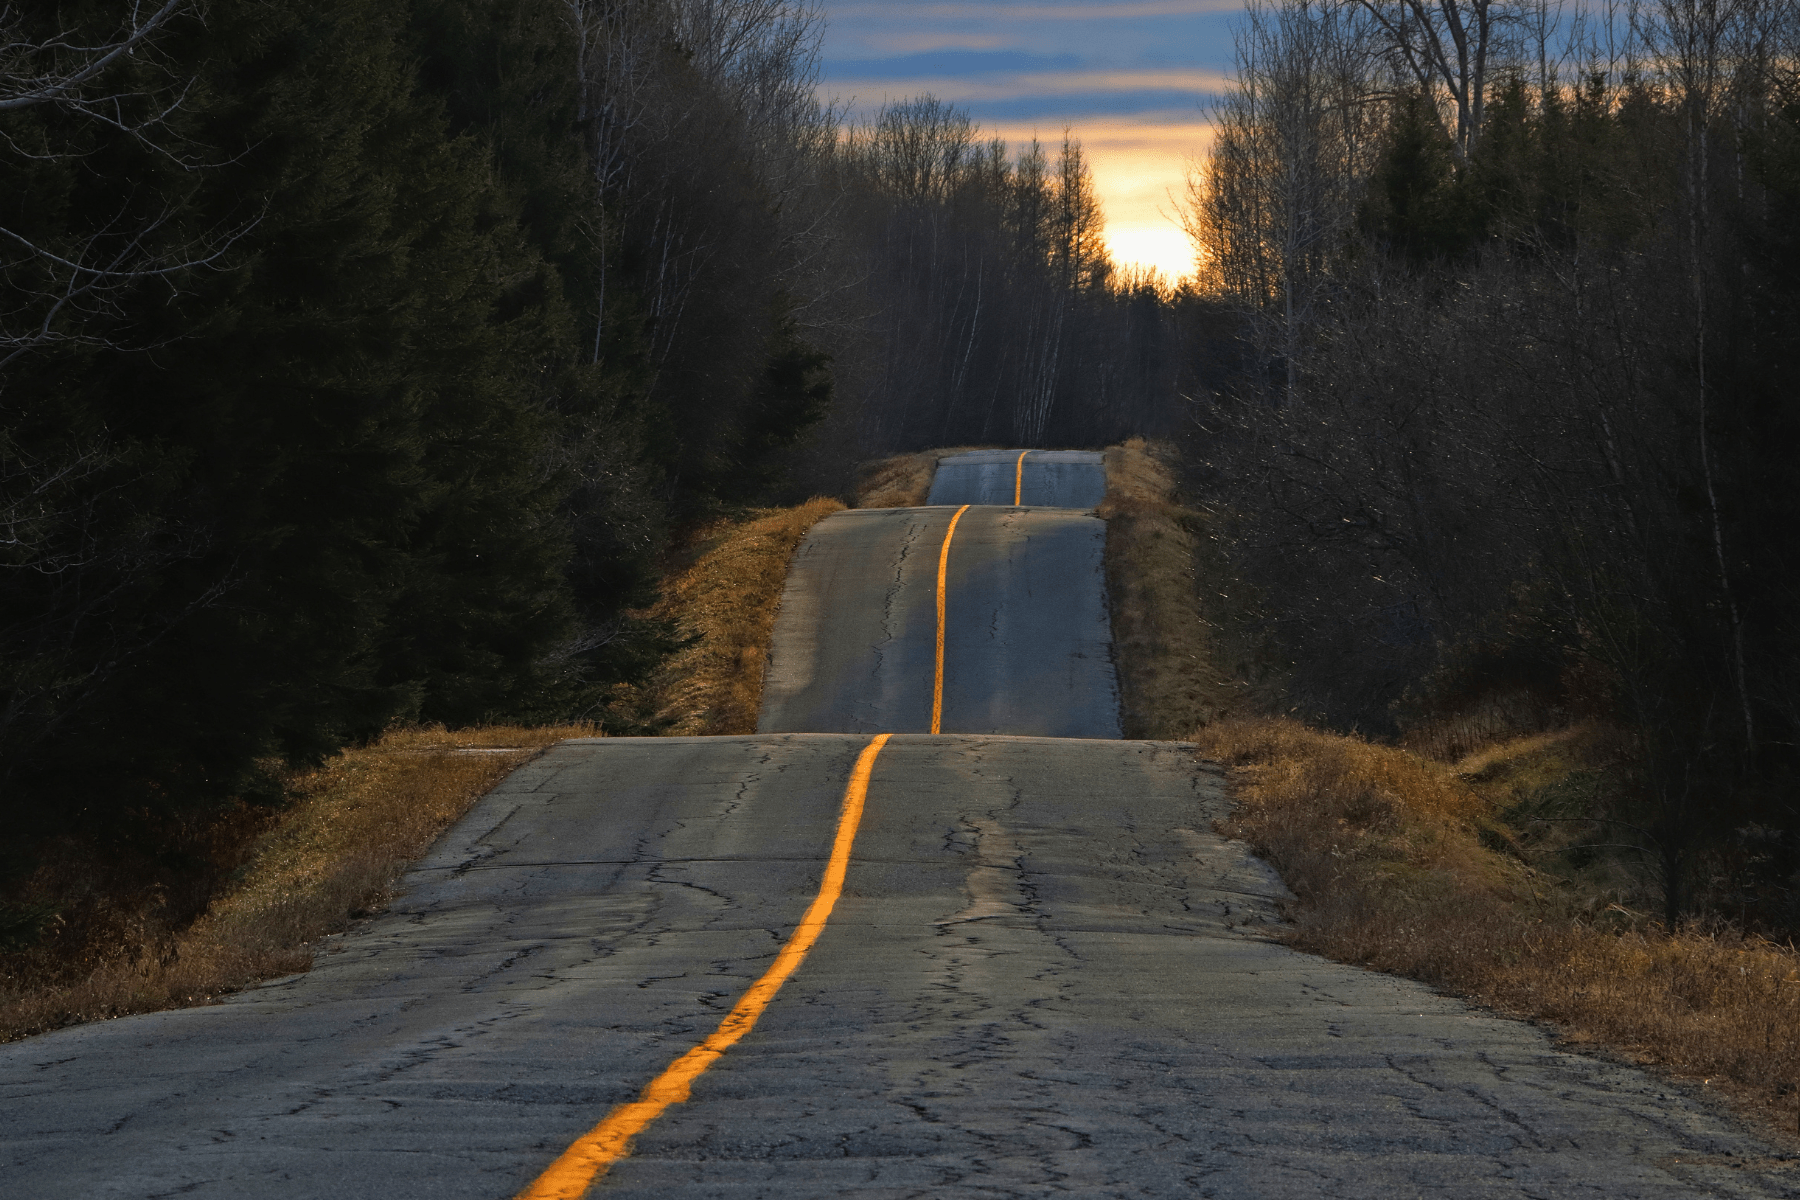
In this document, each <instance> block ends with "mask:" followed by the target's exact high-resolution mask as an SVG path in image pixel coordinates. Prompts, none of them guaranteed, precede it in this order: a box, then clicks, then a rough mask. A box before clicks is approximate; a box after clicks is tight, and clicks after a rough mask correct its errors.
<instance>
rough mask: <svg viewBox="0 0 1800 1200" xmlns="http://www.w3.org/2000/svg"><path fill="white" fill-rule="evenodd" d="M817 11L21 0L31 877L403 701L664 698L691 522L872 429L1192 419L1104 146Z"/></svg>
mask: <svg viewBox="0 0 1800 1200" xmlns="http://www.w3.org/2000/svg"><path fill="white" fill-rule="evenodd" d="M818 32H819V30H818V27H817V22H816V18H815V17H813V16H812V15H810V14H809V13H808V11H806V10H803V9H801V8H798V7H795V6H792V5H790V4H787V3H785V2H783V0H484V2H482V3H476V2H474V0H410V2H402V3H396V2H393V0H306V2H305V3H301V2H300V0H237V2H234V3H229V4H205V5H202V4H200V3H198V2H197V0H166V2H165V3H162V4H160V5H159V4H154V3H148V4H146V3H127V2H126V0H58V2H46V3H31V4H26V5H23V6H16V5H15V6H12V7H9V8H6V9H5V10H4V12H3V13H0V529H3V530H4V541H3V542H0V806H3V807H4V813H3V814H0V820H4V823H5V824H4V827H5V829H6V830H7V834H8V839H7V846H8V857H7V860H6V862H4V863H0V887H4V886H8V885H7V881H8V880H11V881H17V880H19V879H21V878H23V877H24V876H25V875H28V874H29V873H30V871H31V869H32V867H33V862H34V861H35V860H34V855H35V854H36V853H37V852H36V850H34V849H33V847H36V846H40V845H45V844H49V843H47V842H46V841H45V839H51V840H52V841H54V840H56V839H65V840H66V839H70V838H73V839H75V840H76V841H85V842H86V843H88V844H100V843H109V844H115V845H118V846H135V847H147V848H150V849H151V850H154V849H155V848H156V847H157V846H159V845H176V844H178V843H179V844H190V843H192V840H193V838H194V837H200V836H202V835H201V834H197V833H195V832H194V831H195V829H197V828H199V827H201V826H204V824H205V821H206V819H208V818H207V816H206V814H208V813H212V812H217V811H223V810H224V809H226V808H229V807H230V806H231V805H232V804H235V803H238V802H239V801H241V800H245V799H248V800H250V801H253V802H254V801H258V800H266V801H270V802H275V801H278V800H279V797H280V791H281V787H280V784H279V782H278V772H279V769H280V768H281V767H282V766H283V765H284V764H304V763H309V762H317V761H319V760H320V759H321V758H322V757H324V756H327V755H329V754H331V753H332V752H334V751H335V750H336V749H337V748H338V747H340V746H343V745H345V744H348V743H351V742H355V741H359V740H363V739H368V738H371V737H373V736H376V735H378V734H379V733H380V732H381V731H382V730H384V729H386V728H389V727H391V726H392V725H394V724H395V723H405V722H433V721H436V722H444V723H446V724H449V725H452V726H456V725H463V724H469V723H476V722H485V721H494V720H501V719H506V720H521V721H536V720H547V719H570V718H584V717H585V718H599V719H602V720H603V722H604V723H605V724H606V725H607V726H608V727H609V728H612V729H613V730H615V731H633V730H640V729H646V728H648V726H646V725H644V724H642V721H643V719H644V718H643V715H642V714H641V713H639V712H637V711H636V710H635V709H633V708H632V707H631V705H630V704H628V703H625V702H622V701H621V700H620V699H619V697H620V696H621V695H624V694H625V693H624V692H621V690H620V685H622V684H629V683H631V682H632V681H634V680H638V679H641V678H643V676H644V675H645V673H646V672H647V671H648V670H649V669H651V668H652V667H653V666H654V665H655V663H656V662H658V661H659V659H660V658H661V657H662V656H663V655H665V654H666V653H667V652H668V651H669V650H670V648H671V641H670V638H669V635H668V632H667V631H666V630H664V629H662V628H660V627H658V626H657V625H655V624H653V623H651V622H649V621H647V620H644V619H640V618H638V617H634V616H633V615H632V614H633V612H634V611H636V610H639V609H641V608H642V607H643V606H644V605H645V604H646V603H647V602H648V601H649V600H650V599H652V598H653V589H654V586H655V582H656V579H657V575H658V568H659V565H660V563H661V560H662V556H663V555H664V554H665V553H666V551H667V549H668V547H669V545H670V541H671V538H672V537H675V536H677V535H678V534H679V532H680V531H681V530H682V529H683V528H686V527H689V526H691V525H692V524H693V523H695V522H696V521H700V520H703V519H706V518H708V517H710V516H713V515H716V514H719V513H721V512H729V511H731V510H732V509H733V508H734V507H737V506H744V505H753V504H758V503H769V502H775V501H784V500H787V499H791V498H794V497H796V496H797V495H803V494H804V493H805V492H807V491H834V492H840V493H842V492H845V491H847V490H848V488H849V487H850V486H851V485H852V484H853V481H854V471H855V463H856V462H857V461H859V460H864V459H867V458H870V457H873V456H877V455H880V454H883V453H891V452H895V451H902V450H915V449H920V448H923V447H926V446H929V445H935V444H940V443H942V442H945V441H959V440H980V441H992V442H999V443H1009V442H1025V443H1042V442H1048V443H1052V444H1069V443H1075V444H1094V443H1098V442H1101V441H1104V440H1105V439H1108V438H1111V437H1114V436H1116V435H1118V434H1121V433H1127V432H1144V431H1147V430H1148V431H1152V432H1154V431H1155V429H1156V428H1157V427H1158V426H1159V425H1160V426H1161V427H1164V428H1166V427H1168V425H1169V423H1170V420H1171V417H1170V411H1169V404H1170V397H1171V395H1172V389H1171V388H1170V387H1169V386H1168V380H1169V378H1170V373H1171V372H1172V371H1173V369H1174V368H1173V366H1172V363H1173V362H1174V361H1175V357H1176V352H1175V342H1174V337H1173V332H1172V328H1171V326H1170V325H1169V323H1168V321H1167V319H1166V313H1167V311H1168V309H1167V306H1166V304H1165V303H1164V299H1163V297H1162V295H1161V294H1160V293H1159V291H1158V288H1157V286H1156V285H1155V284H1154V283H1153V282H1150V281H1144V280H1136V281H1120V280H1118V279H1115V278H1114V276H1113V273H1112V270H1111V268H1110V266H1109V264H1108V263H1107V262H1106V259H1105V255H1104V253H1103V251H1102V250H1101V248H1100V243H1099V240H1098V238H1099V232H1100V214H1099V211H1098V207H1097V205H1096V204H1095V202H1094V198H1093V192H1092V186H1091V183H1090V181H1089V179H1088V176H1087V173H1086V168H1085V166H1084V164H1083V162H1082V159H1081V154H1080V148H1079V146H1078V145H1076V144H1074V143H1073V142H1068V143H1066V144H1065V145H1064V146H1063V147H1062V148H1061V150H1060V152H1059V153H1058V154H1057V155H1055V156H1051V155H1047V154H1046V153H1045V152H1044V151H1043V150H1042V149H1041V148H1039V147H1037V146H1031V147H1027V148H1025V149H1024V150H1023V152H1022V153H1012V152H1009V151H1008V150H1007V149H1006V148H1005V147H1004V146H1002V145H1000V144H998V143H993V142H986V141H982V140H980V139H979V138H978V137H977V136H976V131H975V130H974V129H973V128H972V126H971V125H970V124H969V122H968V121H967V120H966V119H965V118H963V117H962V116H960V115H958V114H957V113H955V112H953V111H951V110H949V109H946V108H944V107H943V106H941V105H938V104H936V103H935V102H932V101H929V100H921V101H918V102H914V103H912V104H908V105H902V106H898V107H896V108H893V109H890V110H889V111H887V112H886V113H883V114H881V115H880V116H879V117H877V118H876V119H874V120H873V121H872V122H871V123H870V124H869V125H868V126H867V127H864V128H854V129H850V130H846V129H845V128H844V126H843V121H842V114H840V113H838V112H835V111H833V110H831V109H830V108H828V107H825V106H822V105H821V104H820V103H819V102H818V100H817V99H816V98H815V90H814V83H815V80H814V76H813V70H814V67H813V64H814V54H815V48H816V42H817V36H818ZM184 831H185V832H184ZM184 838H186V839H188V841H187V842H183V841H182V839H184ZM59 844H60V843H59ZM0 936H5V931H4V930H0Z"/></svg>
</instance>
